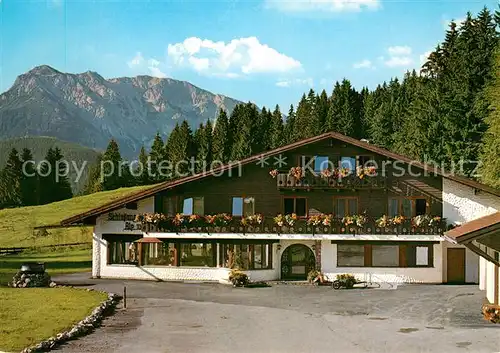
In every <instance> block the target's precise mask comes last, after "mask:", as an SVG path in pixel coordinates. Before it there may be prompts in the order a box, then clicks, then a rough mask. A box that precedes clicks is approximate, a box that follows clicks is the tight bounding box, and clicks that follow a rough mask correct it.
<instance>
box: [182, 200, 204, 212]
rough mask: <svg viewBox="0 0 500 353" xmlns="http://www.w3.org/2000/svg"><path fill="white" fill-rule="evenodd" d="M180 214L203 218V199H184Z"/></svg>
mask: <svg viewBox="0 0 500 353" xmlns="http://www.w3.org/2000/svg"><path fill="white" fill-rule="evenodd" d="M182 213H183V214H185V215H193V214H196V215H200V216H203V215H204V214H205V207H204V202H203V197H191V198H189V199H184V204H183V207H182Z"/></svg>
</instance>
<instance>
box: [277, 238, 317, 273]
mask: <svg viewBox="0 0 500 353" xmlns="http://www.w3.org/2000/svg"><path fill="white" fill-rule="evenodd" d="M315 267H316V259H315V258H314V253H313V252H312V250H311V249H310V248H309V247H307V246H306V245H303V244H294V245H290V246H289V247H288V248H286V249H285V251H284V252H283V255H281V279H284V280H297V281H300V280H306V279H307V274H308V273H309V271H311V270H314V268H315Z"/></svg>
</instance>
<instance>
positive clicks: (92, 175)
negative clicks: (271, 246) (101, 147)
mask: <svg viewBox="0 0 500 353" xmlns="http://www.w3.org/2000/svg"><path fill="white" fill-rule="evenodd" d="M102 160H103V155H102V153H99V155H98V156H97V158H96V161H95V162H94V163H93V164H92V165H91V166H90V167H89V176H88V178H87V181H86V182H85V186H84V188H83V193H84V194H85V195H89V194H93V193H95V192H99V191H103V185H102V180H101V175H102V174H101V162H102Z"/></svg>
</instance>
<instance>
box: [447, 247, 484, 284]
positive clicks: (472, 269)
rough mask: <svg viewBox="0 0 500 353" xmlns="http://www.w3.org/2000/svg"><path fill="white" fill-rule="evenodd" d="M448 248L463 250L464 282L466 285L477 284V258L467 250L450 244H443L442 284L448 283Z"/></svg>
mask: <svg viewBox="0 0 500 353" xmlns="http://www.w3.org/2000/svg"><path fill="white" fill-rule="evenodd" d="M448 248H461V249H465V282H466V283H479V256H478V255H477V254H476V253H474V252H472V251H470V250H469V249H467V248H466V247H465V246H463V245H459V244H452V243H450V242H447V241H445V242H443V250H442V251H443V256H442V259H443V265H442V268H443V269H444V271H443V282H444V283H446V282H447V281H448V270H447V269H448V254H447V252H448Z"/></svg>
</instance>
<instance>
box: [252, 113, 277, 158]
mask: <svg viewBox="0 0 500 353" xmlns="http://www.w3.org/2000/svg"><path fill="white" fill-rule="evenodd" d="M272 120H273V114H272V113H271V111H270V110H267V109H266V107H263V108H262V111H261V112H260V114H258V119H257V125H256V126H255V133H256V135H255V137H254V139H255V150H254V151H253V152H254V153H259V152H263V151H267V150H269V149H270V148H271V139H272V134H271V124H272Z"/></svg>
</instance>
